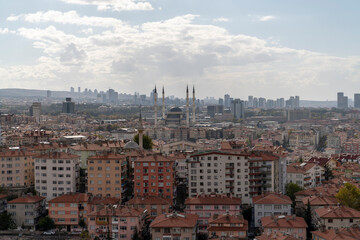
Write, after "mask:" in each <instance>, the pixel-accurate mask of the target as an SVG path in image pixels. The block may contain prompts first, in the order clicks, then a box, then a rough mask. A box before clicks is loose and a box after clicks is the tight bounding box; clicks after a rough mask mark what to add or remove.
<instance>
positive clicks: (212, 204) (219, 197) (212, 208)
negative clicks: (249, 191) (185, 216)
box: [185, 194, 241, 232]
mask: <svg viewBox="0 0 360 240" xmlns="http://www.w3.org/2000/svg"><path fill="white" fill-rule="evenodd" d="M185 205H186V208H185V213H190V214H196V215H198V216H199V218H198V221H197V223H198V229H199V232H206V231H207V227H208V226H209V220H210V218H211V217H213V216H214V215H217V216H221V215H224V214H226V213H229V214H230V215H241V208H240V205H241V198H237V197H230V196H226V195H225V194H201V195H199V196H196V197H189V198H187V199H186V200H185Z"/></svg>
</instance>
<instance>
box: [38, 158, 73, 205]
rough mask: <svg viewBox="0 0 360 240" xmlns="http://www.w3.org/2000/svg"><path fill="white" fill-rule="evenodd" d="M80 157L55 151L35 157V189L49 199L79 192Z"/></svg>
mask: <svg viewBox="0 0 360 240" xmlns="http://www.w3.org/2000/svg"><path fill="white" fill-rule="evenodd" d="M79 182H80V157H79V156H77V155H73V154H70V153H64V152H54V153H50V154H43V155H40V156H36V157H35V190H36V191H37V192H38V193H39V195H40V196H42V197H46V199H47V200H48V201H49V200H51V199H53V198H55V197H57V196H60V195H62V194H64V193H70V192H77V191H78V190H79V189H78V187H79Z"/></svg>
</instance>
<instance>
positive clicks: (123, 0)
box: [62, 0, 153, 11]
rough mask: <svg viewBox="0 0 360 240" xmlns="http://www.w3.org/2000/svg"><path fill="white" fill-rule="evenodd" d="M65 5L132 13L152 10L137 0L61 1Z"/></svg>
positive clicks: (145, 3) (144, 2)
mask: <svg viewBox="0 0 360 240" xmlns="http://www.w3.org/2000/svg"><path fill="white" fill-rule="evenodd" d="M62 1H63V2H65V3H70V4H78V5H94V6H97V9H98V10H100V11H105V10H111V11H133V10H153V7H152V5H151V4H150V3H149V2H147V1H141V0H140V1H139V0H62Z"/></svg>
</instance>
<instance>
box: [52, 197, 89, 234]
mask: <svg viewBox="0 0 360 240" xmlns="http://www.w3.org/2000/svg"><path fill="white" fill-rule="evenodd" d="M89 197H90V195H89V194H87V193H70V194H65V195H62V196H59V197H56V198H53V199H52V200H50V201H49V217H50V218H51V219H53V220H54V223H55V226H56V227H57V228H60V229H65V230H66V231H68V232H70V231H81V228H80V227H79V220H80V219H81V218H82V219H84V220H85V219H86V217H85V216H84V214H86V212H84V211H86V208H87V204H88V200H89Z"/></svg>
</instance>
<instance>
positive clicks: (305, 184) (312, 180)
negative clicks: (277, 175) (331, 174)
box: [286, 162, 325, 189]
mask: <svg viewBox="0 0 360 240" xmlns="http://www.w3.org/2000/svg"><path fill="white" fill-rule="evenodd" d="M286 172H287V183H296V184H297V185H299V186H300V187H302V188H305V189H307V188H312V187H316V186H319V185H320V184H321V182H322V181H323V180H324V177H323V175H324V172H325V169H324V167H322V166H320V165H319V164H317V163H314V162H311V163H292V164H290V165H288V166H287V170H286Z"/></svg>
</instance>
